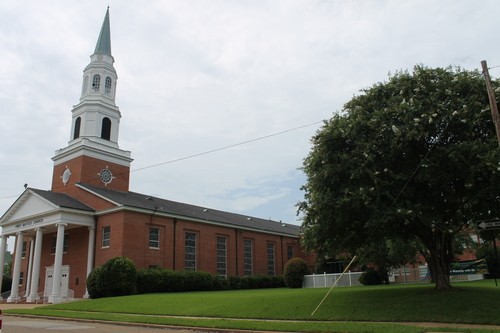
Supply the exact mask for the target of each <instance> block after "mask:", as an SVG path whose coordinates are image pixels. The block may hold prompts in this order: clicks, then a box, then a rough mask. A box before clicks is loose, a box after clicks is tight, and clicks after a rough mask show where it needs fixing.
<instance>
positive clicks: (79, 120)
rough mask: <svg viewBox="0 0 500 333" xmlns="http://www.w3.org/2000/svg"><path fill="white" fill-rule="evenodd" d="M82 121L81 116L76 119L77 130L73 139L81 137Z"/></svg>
mask: <svg viewBox="0 0 500 333" xmlns="http://www.w3.org/2000/svg"><path fill="white" fill-rule="evenodd" d="M81 123H82V119H81V118H80V117H78V118H76V120H75V131H74V132H73V140H74V139H78V138H79V137H80V125H81Z"/></svg>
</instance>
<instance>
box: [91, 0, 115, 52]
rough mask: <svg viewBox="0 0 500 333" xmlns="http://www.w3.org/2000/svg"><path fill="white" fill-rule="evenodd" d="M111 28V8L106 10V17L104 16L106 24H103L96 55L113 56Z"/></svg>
mask: <svg viewBox="0 0 500 333" xmlns="http://www.w3.org/2000/svg"><path fill="white" fill-rule="evenodd" d="M110 31H111V30H110V28H109V7H108V9H107V10H106V16H104V22H102V27H101V32H100V33H99V39H98V40H97V44H96V46H95V50H94V54H105V55H109V56H111V32H110Z"/></svg>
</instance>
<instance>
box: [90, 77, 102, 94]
mask: <svg viewBox="0 0 500 333" xmlns="http://www.w3.org/2000/svg"><path fill="white" fill-rule="evenodd" d="M100 86H101V76H100V75H99V74H96V75H94V78H93V79H92V91H94V92H98V91H99V88H100Z"/></svg>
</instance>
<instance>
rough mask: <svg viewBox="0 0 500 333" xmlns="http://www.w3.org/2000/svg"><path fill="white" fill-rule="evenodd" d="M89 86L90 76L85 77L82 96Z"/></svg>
mask: <svg viewBox="0 0 500 333" xmlns="http://www.w3.org/2000/svg"><path fill="white" fill-rule="evenodd" d="M88 85H89V76H88V75H85V78H84V79H83V87H82V95H83V94H85V93H86V92H87V86H88Z"/></svg>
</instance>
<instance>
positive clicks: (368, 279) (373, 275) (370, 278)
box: [358, 268, 382, 286]
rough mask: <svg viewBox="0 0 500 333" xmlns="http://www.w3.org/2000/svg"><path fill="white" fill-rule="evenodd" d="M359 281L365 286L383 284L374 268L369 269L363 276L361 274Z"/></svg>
mask: <svg viewBox="0 0 500 333" xmlns="http://www.w3.org/2000/svg"><path fill="white" fill-rule="evenodd" d="M358 280H359V282H360V283H361V284H363V285H365V286H372V285H376V284H381V283H382V281H381V280H380V275H379V273H378V272H377V271H376V270H375V269H373V268H368V269H367V270H366V271H365V272H364V273H363V274H361V276H360V277H359V279H358Z"/></svg>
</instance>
